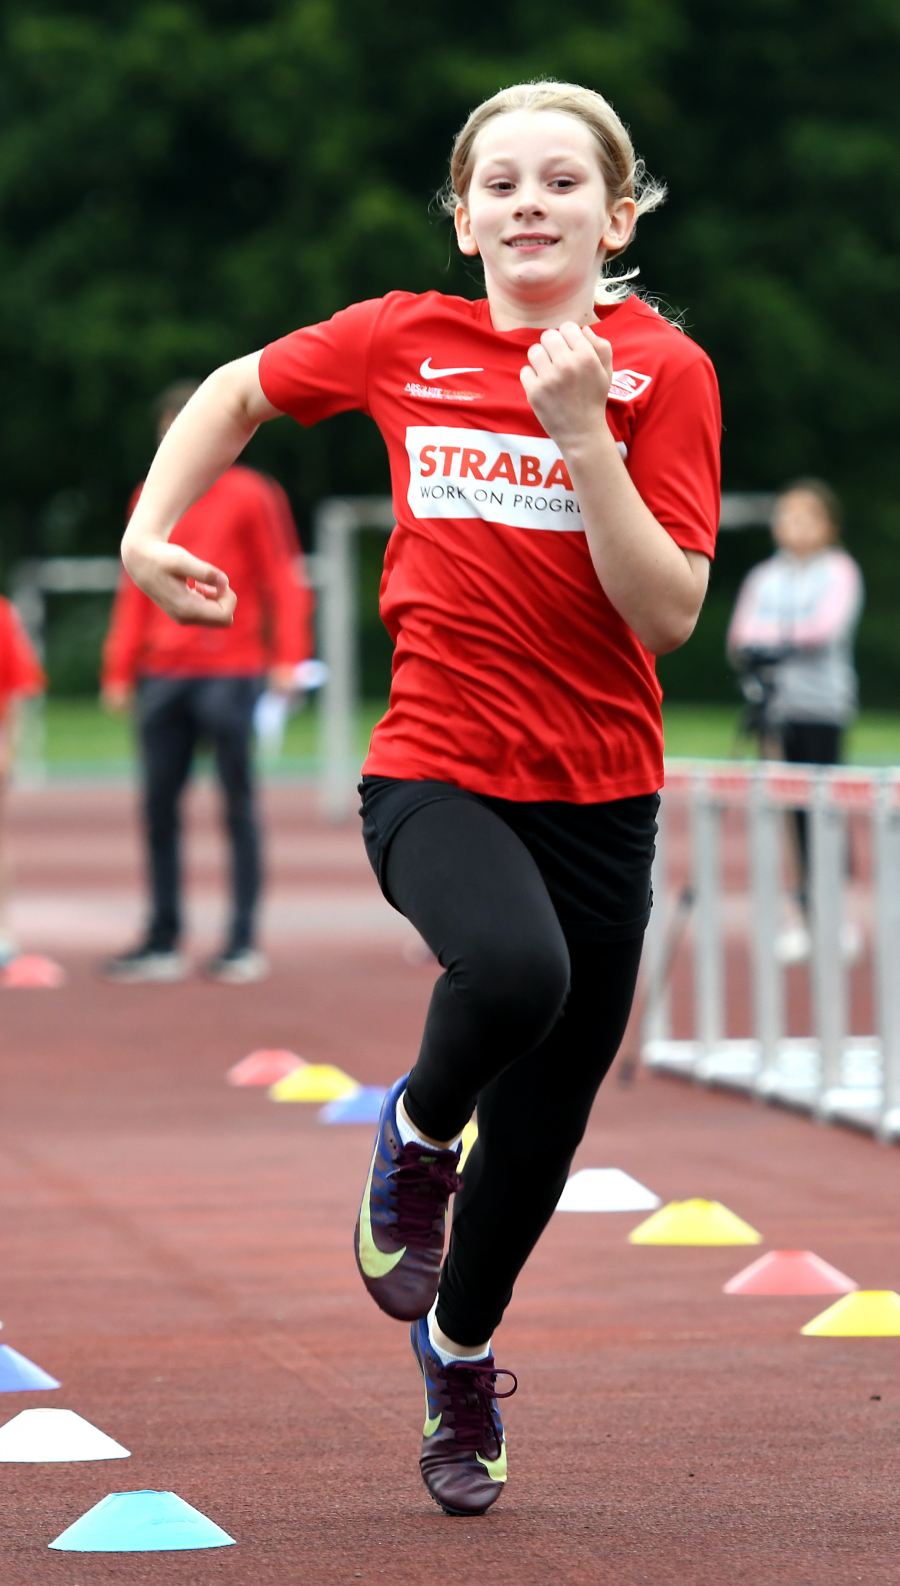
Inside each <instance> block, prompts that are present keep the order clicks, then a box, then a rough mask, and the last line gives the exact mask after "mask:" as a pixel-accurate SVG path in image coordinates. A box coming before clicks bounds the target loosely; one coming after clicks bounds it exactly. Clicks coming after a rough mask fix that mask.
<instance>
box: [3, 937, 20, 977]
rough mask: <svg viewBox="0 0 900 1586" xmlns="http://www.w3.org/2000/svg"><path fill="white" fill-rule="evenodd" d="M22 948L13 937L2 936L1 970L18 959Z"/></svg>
mask: <svg viewBox="0 0 900 1586" xmlns="http://www.w3.org/2000/svg"><path fill="white" fill-rule="evenodd" d="M20 951H21V948H20V947H19V944H18V942H14V941H13V939H12V937H11V936H0V969H5V968H6V966H7V964H11V963H12V961H13V959H14V958H18V956H19V953H20Z"/></svg>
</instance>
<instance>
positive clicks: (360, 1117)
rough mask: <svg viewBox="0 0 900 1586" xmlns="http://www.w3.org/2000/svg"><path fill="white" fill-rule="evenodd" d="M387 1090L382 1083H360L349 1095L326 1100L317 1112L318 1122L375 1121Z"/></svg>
mask: <svg viewBox="0 0 900 1586" xmlns="http://www.w3.org/2000/svg"><path fill="white" fill-rule="evenodd" d="M386 1095H387V1091H386V1090H385V1088H384V1086H383V1085H362V1086H361V1087H360V1089H359V1090H353V1091H351V1092H350V1094H349V1096H339V1097H338V1099H337V1101H329V1102H326V1104H325V1106H324V1107H323V1108H322V1110H321V1112H320V1113H319V1122H320V1123H377V1122H378V1120H379V1118H380V1117H381V1107H382V1103H383V1101H384V1098H385V1096H386Z"/></svg>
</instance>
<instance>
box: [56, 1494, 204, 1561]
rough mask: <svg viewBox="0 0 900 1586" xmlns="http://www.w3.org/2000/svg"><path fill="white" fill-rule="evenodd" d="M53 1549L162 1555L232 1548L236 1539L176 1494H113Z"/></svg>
mask: <svg viewBox="0 0 900 1586" xmlns="http://www.w3.org/2000/svg"><path fill="white" fill-rule="evenodd" d="M49 1545H50V1547H55V1548H59V1550H60V1552H63V1553H163V1552H167V1551H174V1550H175V1549H176V1548H199V1547H233V1546H234V1537H233V1536H229V1535H228V1532H227V1531H223V1530H222V1527H221V1526H218V1525H216V1524H215V1522H214V1521H212V1520H207V1518H206V1515H205V1514H201V1513H200V1511H199V1509H194V1508H192V1507H191V1505H190V1504H189V1503H185V1501H184V1499H183V1498H179V1497H178V1494H177V1493H174V1492H111V1493H110V1494H109V1496H108V1497H107V1498H101V1500H100V1502H99V1503H95V1504H94V1507H93V1509H88V1511H87V1513H86V1514H83V1515H82V1516H81V1519H80V1520H76V1521H75V1523H74V1525H70V1526H69V1527H68V1528H67V1529H66V1530H65V1531H63V1533H62V1535H61V1536H58V1537H57V1538H56V1541H55V1542H51V1543H50V1544H49Z"/></svg>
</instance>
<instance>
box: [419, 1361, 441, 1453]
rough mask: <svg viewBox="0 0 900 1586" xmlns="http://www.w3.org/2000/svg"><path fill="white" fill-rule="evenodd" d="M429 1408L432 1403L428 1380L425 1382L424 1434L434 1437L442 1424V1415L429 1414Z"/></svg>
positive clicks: (424, 1435)
mask: <svg viewBox="0 0 900 1586" xmlns="http://www.w3.org/2000/svg"><path fill="white" fill-rule="evenodd" d="M422 1375H423V1377H424V1375H425V1373H424V1372H423V1373H422ZM429 1409H430V1405H429V1403H428V1383H427V1382H426V1383H425V1425H424V1426H423V1428H422V1436H423V1437H434V1434H435V1432H436V1431H437V1429H438V1427H439V1426H440V1424H441V1416H440V1415H429V1414H428V1411H429ZM442 1413H443V1412H442Z"/></svg>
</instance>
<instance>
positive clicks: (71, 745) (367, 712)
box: [26, 699, 385, 776]
mask: <svg viewBox="0 0 900 1586" xmlns="http://www.w3.org/2000/svg"><path fill="white" fill-rule="evenodd" d="M384 710H385V706H384V704H383V703H381V702H379V701H375V700H372V701H370V700H366V701H364V702H363V704H362V706H361V707H360V711H359V718H358V726H357V743H358V746H359V753H360V758H362V756H363V754H364V753H365V749H366V745H367V744H368V741H369V737H370V735H371V732H372V728H373V727H374V725H375V723H376V721H378V720H379V718H380V717H381V716H383V715H384ZM43 714H44V724H43V737H44V755H45V758H46V762H47V766H48V769H49V770H50V773H51V775H52V774H54V773H55V774H56V775H59V776H64V775H66V774H70V773H74V774H76V775H77V774H79V773H81V774H86V773H89V772H93V771H99V772H103V771H108V772H122V771H126V770H127V769H128V768H129V767H130V766H131V765H132V764H133V760H134V731H133V727H132V723H131V721H130V719H129V718H128V717H123V716H110V715H108V714H107V712H106V711H104V710H101V708H100V706H99V704H98V703H97V702H96V700H93V699H48V700H46V701H45V703H44V707H43ZM26 736H27V730H26ZM318 756H319V717H318V711H317V710H316V708H315V706H312V705H311V706H308V707H307V709H306V710H303V711H300V712H299V713H298V714H297V715H296V716H292V717H291V719H290V721H289V722H288V727H287V732H286V734H285V742H284V754H283V756H282V758H281V759H280V761H279V762H278V769H279V770H281V771H285V772H287V771H296V772H300V773H303V772H308V773H312V772H314V771H315V769H316V767H317V765H318Z"/></svg>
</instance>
